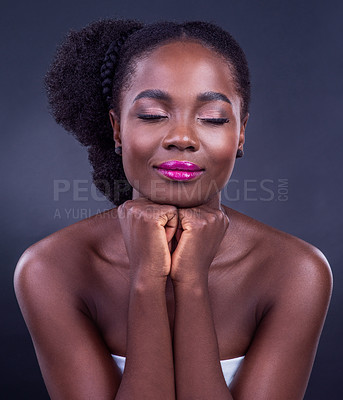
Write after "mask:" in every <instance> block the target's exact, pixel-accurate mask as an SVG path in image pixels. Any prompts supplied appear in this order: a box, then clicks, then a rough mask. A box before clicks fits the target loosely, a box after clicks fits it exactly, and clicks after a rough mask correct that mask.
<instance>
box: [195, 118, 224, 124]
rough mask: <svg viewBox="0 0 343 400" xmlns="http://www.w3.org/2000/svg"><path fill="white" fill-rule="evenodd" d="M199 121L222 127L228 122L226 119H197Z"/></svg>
mask: <svg viewBox="0 0 343 400" xmlns="http://www.w3.org/2000/svg"><path fill="white" fill-rule="evenodd" d="M199 120H200V121H202V122H206V123H209V124H214V125H223V124H227V123H228V122H230V120H229V119H228V118H199Z"/></svg>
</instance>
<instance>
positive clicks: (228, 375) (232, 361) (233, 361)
mask: <svg viewBox="0 0 343 400" xmlns="http://www.w3.org/2000/svg"><path fill="white" fill-rule="evenodd" d="M112 358H113V359H114V361H115V362H116V364H117V365H118V367H119V369H120V370H121V372H122V373H123V372H124V368H125V361H126V357H122V356H116V355H114V354H112ZM243 359H244V356H241V357H236V358H229V359H228V360H220V365H221V367H222V371H223V375H224V378H225V382H226V384H227V386H229V385H230V383H231V381H232V379H233V378H234V376H235V374H236V372H237V370H238V367H239V366H240V364H241V362H242V361H243Z"/></svg>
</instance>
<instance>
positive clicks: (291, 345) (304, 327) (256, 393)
mask: <svg viewBox="0 0 343 400" xmlns="http://www.w3.org/2000/svg"><path fill="white" fill-rule="evenodd" d="M291 262H293V265H292V264H291ZM285 271H286V273H284V274H283V276H282V277H281V279H279V282H277V281H275V282H274V283H273V286H272V287H270V288H269V291H270V294H271V296H272V299H273V300H272V303H271V305H270V307H269V309H268V311H267V312H266V313H265V315H264V317H263V318H262V320H261V321H260V324H259V326H258V329H257V331H256V333H255V336H254V340H253V342H252V344H251V346H250V348H249V351H248V353H247V355H246V357H245V360H244V362H243V365H242V368H240V370H239V371H238V373H237V375H236V376H235V378H234V380H233V382H232V384H231V386H230V389H231V393H232V395H233V397H234V399H239V400H250V399H251V398H252V394H253V398H254V399H255V400H265V399H269V398H270V399H274V398H275V399H276V398H277V399H278V400H301V399H303V396H304V394H305V390H306V387H307V383H308V380H309V377H310V373H311V370H312V365H313V362H314V358H315V354H316V350H317V346H318V342H319V338H320V334H321V331H322V328H323V324H324V320H325V317H326V313H327V309H328V305H329V301H330V297H331V291H332V275H331V270H330V267H329V265H328V263H327V261H326V259H325V257H324V256H323V255H322V254H321V253H320V252H319V251H318V250H317V249H314V248H310V249H309V250H307V251H306V252H305V254H302V255H298V254H296V251H294V253H293V254H292V255H291V256H290V257H289V263H288V265H285Z"/></svg>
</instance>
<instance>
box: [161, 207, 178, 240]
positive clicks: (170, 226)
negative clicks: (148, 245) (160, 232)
mask: <svg viewBox="0 0 343 400" xmlns="http://www.w3.org/2000/svg"><path fill="white" fill-rule="evenodd" d="M168 216H169V218H168V220H167V223H166V225H165V226H164V227H165V230H166V237H167V242H168V243H169V242H171V240H172V238H173V236H174V235H175V232H176V230H177V227H178V215H177V212H173V213H169V215H168V214H167V217H168Z"/></svg>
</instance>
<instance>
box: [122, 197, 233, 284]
mask: <svg viewBox="0 0 343 400" xmlns="http://www.w3.org/2000/svg"><path fill="white" fill-rule="evenodd" d="M118 217H119V221H120V225H121V229H122V233H123V238H124V242H125V246H126V250H127V254H128V257H129V262H130V274H131V276H133V277H135V278H137V277H142V276H148V278H151V277H162V278H166V277H167V275H170V277H171V279H172V280H173V282H176V283H181V282H182V283H183V282H186V283H187V282H194V281H199V280H206V281H207V277H208V270H209V267H210V265H211V263H212V261H213V259H214V257H215V255H216V253H217V251H218V248H219V245H220V243H221V241H222V239H223V237H224V234H225V232H226V229H227V228H228V225H229V220H228V217H227V215H226V214H225V213H224V212H223V211H222V210H217V209H213V208H210V207H208V206H205V205H202V206H199V207H194V208H185V209H177V208H176V207H174V206H171V205H161V204H156V203H153V202H152V201H150V200H148V199H146V198H139V199H136V200H129V201H126V202H125V203H124V204H122V205H120V206H119V207H118Z"/></svg>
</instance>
